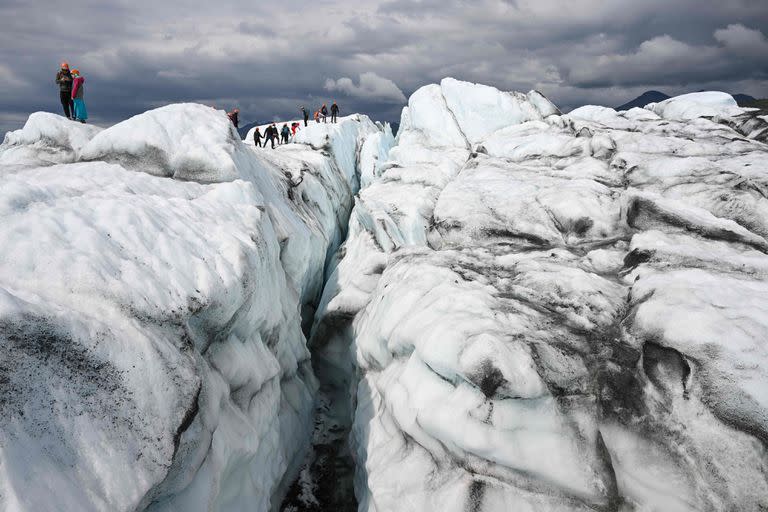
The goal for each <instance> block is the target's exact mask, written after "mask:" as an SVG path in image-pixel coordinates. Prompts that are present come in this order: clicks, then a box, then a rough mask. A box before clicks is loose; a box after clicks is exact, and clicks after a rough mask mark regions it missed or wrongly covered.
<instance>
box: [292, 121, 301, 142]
mask: <svg viewBox="0 0 768 512" xmlns="http://www.w3.org/2000/svg"><path fill="white" fill-rule="evenodd" d="M298 129H299V123H291V136H292V137H293V138H294V139H295V138H296V130H298Z"/></svg>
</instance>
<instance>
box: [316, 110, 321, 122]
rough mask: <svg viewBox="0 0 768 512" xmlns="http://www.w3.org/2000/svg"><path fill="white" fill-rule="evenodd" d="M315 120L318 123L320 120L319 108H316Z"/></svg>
mask: <svg viewBox="0 0 768 512" xmlns="http://www.w3.org/2000/svg"><path fill="white" fill-rule="evenodd" d="M315 122H316V123H319V122H320V111H319V110H315Z"/></svg>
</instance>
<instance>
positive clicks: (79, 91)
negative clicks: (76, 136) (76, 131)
mask: <svg viewBox="0 0 768 512" xmlns="http://www.w3.org/2000/svg"><path fill="white" fill-rule="evenodd" d="M84 95H85V78H84V77H82V76H80V71H78V70H76V69H73V70H72V103H74V114H73V118H74V119H75V121H80V122H81V123H83V124H85V120H86V119H88V111H87V110H86V109H85V100H84V99H83V96H84Z"/></svg>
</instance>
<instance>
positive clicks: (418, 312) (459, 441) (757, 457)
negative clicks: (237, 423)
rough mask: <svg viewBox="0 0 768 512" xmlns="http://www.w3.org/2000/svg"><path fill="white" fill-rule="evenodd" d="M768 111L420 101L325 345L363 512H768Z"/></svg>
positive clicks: (468, 93)
mask: <svg viewBox="0 0 768 512" xmlns="http://www.w3.org/2000/svg"><path fill="white" fill-rule="evenodd" d="M759 114H760V113H759V112H757V111H750V110H745V109H740V108H738V107H736V104H735V102H734V101H733V99H732V98H731V97H730V96H728V95H725V94H723V93H716V92H708V93H698V94H693V95H686V96H683V97H678V98H672V99H670V100H667V101H665V102H663V103H660V104H651V105H648V106H647V107H646V108H644V109H639V108H635V109H632V110H629V111H625V112H616V111H614V110H613V109H609V108H604V107H596V106H586V107H582V108H579V109H576V110H574V111H572V112H570V113H568V114H566V115H563V114H562V113H561V112H560V111H559V110H558V109H557V108H556V107H555V106H554V105H553V104H551V103H550V102H549V101H548V100H547V99H546V98H544V97H543V96H541V95H540V94H539V93H537V92H535V91H532V92H530V93H528V94H521V93H506V92H502V91H498V90H496V89H493V88H490V87H487V86H482V85H477V84H470V83H466V82H459V81H457V80H453V79H445V80H443V81H442V82H441V83H440V84H433V85H429V86H426V87H424V88H422V89H419V90H418V91H416V92H415V93H414V94H413V95H412V96H411V98H410V100H409V102H408V105H407V107H405V108H404V110H403V113H402V118H401V128H400V131H399V132H398V134H397V139H396V141H395V145H394V147H393V148H392V149H391V151H390V153H389V159H388V160H387V161H386V162H385V163H384V164H383V165H382V166H381V168H380V169H381V170H380V175H379V176H377V177H376V178H375V179H374V180H373V182H372V183H370V184H369V185H368V186H367V187H365V188H364V189H363V190H361V191H360V194H359V196H358V198H357V201H356V204H355V208H354V210H353V212H352V216H351V218H350V226H349V236H348V239H347V241H346V242H345V244H344V246H343V247H342V251H341V252H342V254H341V255H340V256H343V257H341V258H340V259H338V261H337V263H336V265H335V268H334V270H333V273H332V275H331V276H330V278H329V280H328V283H327V285H326V288H325V292H324V294H323V298H322V301H321V305H320V309H319V310H318V314H317V316H316V320H315V328H314V329H313V332H312V337H311V339H310V345H311V346H312V347H313V350H314V353H315V354H316V356H315V357H316V359H317V360H319V361H326V363H325V366H326V367H327V368H334V369H335V371H336V373H338V374H345V375H346V376H347V377H346V378H337V381H336V383H335V384H334V385H335V387H336V392H337V393H338V394H339V395H341V394H343V393H345V392H346V393H347V394H348V395H349V396H350V397H351V398H350V400H351V402H352V404H353V405H352V406H351V407H350V411H351V414H349V415H348V416H346V417H343V416H342V417H339V418H338V421H339V422H340V423H343V424H344V425H345V427H346V428H347V429H348V430H349V432H350V434H349V436H350V443H351V446H352V457H353V459H354V463H355V475H354V488H355V492H356V495H357V498H358V500H359V510H361V511H391V510H397V511H427V510H440V511H441V512H445V511H481V510H482V511H499V510H516V511H528V510H530V511H558V510H562V511H574V510H584V511H587V510H590V511H596V510H621V511H631V510H642V511H665V512H669V511H680V512H682V511H689V512H693V511H703V510H712V511H714V510H718V511H721V510H722V511H724V510H762V509H764V508H766V507H768V469H766V468H768V464H767V463H768V453H767V452H766V446H767V445H768V430H767V429H766V427H768V393H767V392H766V390H768V370H767V369H766V368H768V367H767V366H766V362H767V359H766V357H768V345H766V341H765V340H766V339H768V322H766V319H768V315H767V314H766V313H768V288H767V287H766V280H765V278H766V269H767V268H768V266H767V265H768V256H766V253H767V252H768V243H767V240H768V239H767V238H766V237H768V230H767V229H766V228H768V224H766V223H767V222H768V199H767V197H768V194H767V193H766V192H767V191H768V188H766V185H768V172H767V171H768V169H767V168H766V165H768V147H767V146H766V145H765V143H764V142H765V139H764V131H763V130H764V125H762V124H761V123H762V122H763V120H762V119H761V118H760V117H759ZM744 126H747V127H748V128H749V129H742V128H743V127H744Z"/></svg>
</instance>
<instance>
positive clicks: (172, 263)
mask: <svg viewBox="0 0 768 512" xmlns="http://www.w3.org/2000/svg"><path fill="white" fill-rule="evenodd" d="M391 137H392V135H391V132H389V128H388V127H384V128H382V127H381V126H377V125H375V124H374V123H372V122H371V121H370V120H369V119H368V118H367V117H365V116H358V115H353V116H349V117H346V118H343V119H340V122H339V124H337V125H322V126H311V127H309V128H308V129H306V130H303V131H302V132H300V134H299V135H298V137H297V142H298V144H291V145H288V146H284V147H281V148H280V149H279V150H278V151H271V150H270V151H267V150H264V151H256V152H254V150H253V148H248V147H247V146H246V145H245V144H243V143H242V142H241V141H240V140H239V138H238V137H237V134H236V132H235V130H234V129H233V127H232V126H231V125H230V123H229V121H228V119H227V118H226V116H225V115H224V114H223V113H222V112H218V111H215V110H213V109H210V108H208V107H205V106H202V105H193V104H183V105H170V106H168V107H163V108H160V109H156V110H153V111H150V112H147V113H145V114H142V115H139V116H136V117H134V118H131V119H130V120H127V121H125V122H123V123H120V124H118V125H115V126H113V127H111V128H109V129H106V130H103V131H101V130H99V129H98V128H95V127H92V126H82V125H79V124H76V123H70V122H68V121H66V120H64V119H63V118H60V117H59V116H54V115H51V114H44V113H38V114H33V115H32V116H31V117H30V120H29V122H28V123H27V125H26V126H25V127H24V129H22V130H19V131H17V132H13V133H9V134H8V136H7V137H6V140H5V142H4V144H3V146H2V147H0V180H2V187H1V188H0V216H1V217H2V219H3V221H2V223H0V246H2V247H3V252H2V254H1V255H0V326H1V328H0V339H1V340H2V344H1V345H0V356H2V357H0V382H1V383H2V386H0V409H2V414H0V447H1V448H0V468H2V469H1V470H0V505H1V506H0V508H2V509H3V510H30V511H31V510H35V511H46V510H83V511H85V510H137V509H138V510H141V509H147V510H248V511H253V510H269V508H270V503H271V506H272V507H274V506H276V504H279V502H280V499H281V495H282V493H284V492H285V488H286V486H287V485H288V484H290V481H291V479H292V478H293V473H294V472H295V471H296V469H297V466H298V463H299V462H301V460H302V458H303V455H304V452H305V451H306V449H307V447H308V444H309V437H310V432H311V426H312V415H313V406H314V396H315V393H316V390H317V381H316V379H315V377H314V375H313V373H312V370H311V367H310V362H309V352H308V350H307V347H306V341H305V338H304V335H303V333H302V314H304V316H305V318H310V319H311V316H312V313H313V309H314V305H315V304H316V302H317V300H318V298H319V295H320V293H321V291H322V286H323V281H324V269H325V264H326V260H327V258H328V255H329V254H333V253H334V252H335V249H336V248H337V247H338V245H339V243H340V242H341V241H342V237H343V235H344V233H345V230H346V223H347V217H348V214H349V211H350V209H351V206H352V200H353V195H354V194H355V193H356V191H357V189H358V187H359V174H360V173H361V169H368V168H369V167H370V168H373V167H374V166H375V159H376V158H377V157H378V155H379V153H380V151H379V150H378V148H377V147H378V145H380V144H381V145H386V144H388V143H389V144H391V142H388V140H390V139H391ZM362 172H363V174H365V173H367V172H372V171H370V170H368V171H362ZM169 178H171V179H169ZM33 488H34V489H35V491H34V492H31V490H32V489H33Z"/></svg>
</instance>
